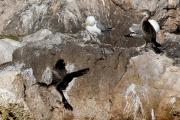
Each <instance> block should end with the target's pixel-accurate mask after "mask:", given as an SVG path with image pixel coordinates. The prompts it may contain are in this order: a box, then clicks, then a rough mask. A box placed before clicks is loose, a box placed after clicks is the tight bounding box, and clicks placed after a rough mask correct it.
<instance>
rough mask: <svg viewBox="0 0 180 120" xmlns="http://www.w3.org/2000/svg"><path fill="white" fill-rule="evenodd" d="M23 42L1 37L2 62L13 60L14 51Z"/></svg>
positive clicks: (0, 51) (0, 56) (0, 60)
mask: <svg viewBox="0 0 180 120" xmlns="http://www.w3.org/2000/svg"><path fill="white" fill-rule="evenodd" d="M18 47H21V43H20V42H18V41H14V40H11V39H7V38H5V39H0V53H1V54H0V64H2V63H6V62H9V61H12V53H13V51H14V50H15V49H17V48H18Z"/></svg>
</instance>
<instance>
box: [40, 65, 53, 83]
mask: <svg viewBox="0 0 180 120" xmlns="http://www.w3.org/2000/svg"><path fill="white" fill-rule="evenodd" d="M42 81H43V82H44V83H46V84H50V83H51V82H52V71H51V69H50V67H46V69H45V71H44V72H43V74H42Z"/></svg>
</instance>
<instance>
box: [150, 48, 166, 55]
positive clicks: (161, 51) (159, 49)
mask: <svg viewBox="0 0 180 120" xmlns="http://www.w3.org/2000/svg"><path fill="white" fill-rule="evenodd" d="M152 48H153V50H154V52H155V53H157V54H160V53H164V51H163V50H162V49H161V48H159V47H156V46H153V47H152Z"/></svg>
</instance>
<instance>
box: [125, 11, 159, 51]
mask: <svg viewBox="0 0 180 120" xmlns="http://www.w3.org/2000/svg"><path fill="white" fill-rule="evenodd" d="M142 12H143V15H144V18H143V19H142V21H141V23H140V24H133V25H132V26H131V27H130V28H129V30H130V31H131V33H130V34H127V35H125V37H143V38H144V40H145V42H146V43H145V47H146V46H147V44H148V43H150V44H151V47H152V48H153V50H154V51H155V52H156V53H161V52H162V50H161V49H160V47H161V45H160V44H159V43H158V42H157V41H156V33H157V32H158V31H159V30H160V27H159V24H158V22H157V21H155V20H153V19H150V17H151V12H150V11H148V10H142Z"/></svg>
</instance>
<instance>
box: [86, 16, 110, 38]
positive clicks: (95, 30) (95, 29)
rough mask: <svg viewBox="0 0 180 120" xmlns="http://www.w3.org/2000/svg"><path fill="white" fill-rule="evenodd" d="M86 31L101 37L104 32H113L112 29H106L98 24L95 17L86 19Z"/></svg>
mask: <svg viewBox="0 0 180 120" xmlns="http://www.w3.org/2000/svg"><path fill="white" fill-rule="evenodd" d="M85 24H86V30H87V31H88V32H90V33H91V34H93V35H101V34H102V33H104V32H108V31H111V30H112V28H111V27H105V26H104V25H102V24H101V23H99V22H97V21H96V19H95V17H94V16H88V17H87V18H86V22H85Z"/></svg>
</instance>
